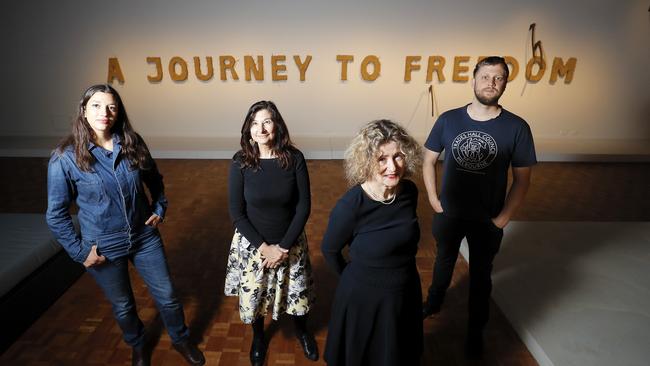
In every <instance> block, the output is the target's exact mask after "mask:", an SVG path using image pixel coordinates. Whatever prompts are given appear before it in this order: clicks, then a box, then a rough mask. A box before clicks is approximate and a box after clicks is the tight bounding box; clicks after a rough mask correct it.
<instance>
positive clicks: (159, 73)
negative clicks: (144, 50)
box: [147, 57, 163, 83]
mask: <svg viewBox="0 0 650 366" xmlns="http://www.w3.org/2000/svg"><path fill="white" fill-rule="evenodd" d="M147 62H148V63H150V64H154V65H156V75H154V76H151V75H147V80H149V82H150V83H158V82H160V81H162V78H163V71H162V70H163V69H162V61H161V60H160V57H147Z"/></svg>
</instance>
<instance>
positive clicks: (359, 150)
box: [344, 119, 422, 185]
mask: <svg viewBox="0 0 650 366" xmlns="http://www.w3.org/2000/svg"><path fill="white" fill-rule="evenodd" d="M393 141H394V142H396V143H397V146H398V148H399V149H400V151H401V152H402V153H403V154H404V175H403V176H402V178H406V177H409V176H412V175H416V174H418V173H419V171H420V167H421V166H422V148H420V144H418V143H417V142H416V141H415V140H414V139H413V138H412V137H411V136H410V135H409V134H408V133H407V132H406V130H405V129H404V128H403V127H402V126H400V125H398V124H397V123H395V122H393V121H390V120H387V119H380V120H376V121H372V122H369V123H367V124H366V125H365V126H363V127H362V128H361V131H359V134H357V136H356V137H355V138H354V139H353V140H352V142H351V143H350V146H349V147H348V148H347V149H346V150H345V155H344V158H345V177H346V178H347V180H348V183H349V184H350V185H355V184H361V183H363V182H365V181H366V180H368V179H370V177H372V175H373V174H374V173H375V171H376V169H377V166H378V162H377V157H378V155H379V154H378V152H379V147H380V146H381V145H384V144H387V143H390V142H393Z"/></svg>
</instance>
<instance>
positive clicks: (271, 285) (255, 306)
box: [224, 230, 314, 324]
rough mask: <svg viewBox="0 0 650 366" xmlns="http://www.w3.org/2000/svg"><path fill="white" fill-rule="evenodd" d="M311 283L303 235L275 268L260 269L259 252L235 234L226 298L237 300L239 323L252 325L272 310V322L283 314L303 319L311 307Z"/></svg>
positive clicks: (312, 292)
mask: <svg viewBox="0 0 650 366" xmlns="http://www.w3.org/2000/svg"><path fill="white" fill-rule="evenodd" d="M313 287H314V280H313V277H312V270H311V262H310V261H309V246H308V245H307V236H306V235H305V233H304V232H303V233H302V234H300V237H299V238H298V241H297V242H296V244H294V245H293V246H292V247H291V249H290V250H289V257H288V258H287V260H285V261H284V263H283V264H282V265H280V266H279V267H277V268H263V267H262V257H261V255H260V252H259V251H258V250H257V248H255V246H254V245H253V244H251V243H250V242H249V241H248V240H246V238H245V237H244V236H243V235H241V234H240V233H239V232H238V231H236V230H235V235H233V238H232V242H231V243H230V252H229V254H228V265H227V267H226V283H225V291H224V292H225V294H226V295H227V296H239V315H240V317H241V320H242V321H243V322H244V323H246V324H250V323H252V322H253V321H254V320H255V319H256V318H258V317H263V316H266V314H267V311H268V310H267V309H268V307H269V305H272V306H273V319H274V320H277V319H278V316H279V315H280V314H282V313H285V312H286V313H287V314H291V315H305V314H307V313H308V312H309V309H310V308H311V306H312V305H313V303H314V291H313Z"/></svg>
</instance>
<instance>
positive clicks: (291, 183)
mask: <svg viewBox="0 0 650 366" xmlns="http://www.w3.org/2000/svg"><path fill="white" fill-rule="evenodd" d="M239 154H240V153H237V154H235V156H234V157H233V160H232V164H231V166H230V177H229V184H228V193H229V203H230V204H229V211H230V217H231V219H232V221H233V224H234V225H235V228H237V231H239V232H240V233H241V234H242V235H243V236H244V237H245V238H246V239H247V240H248V241H249V242H251V244H253V245H254V246H255V247H256V248H259V247H260V245H262V243H263V242H266V243H267V244H279V245H280V246H281V247H282V248H285V249H289V248H291V246H292V245H293V244H294V243H295V242H296V240H297V239H298V237H299V236H300V234H301V233H302V231H303V230H304V227H305V224H306V223H307V219H308V218H309V212H310V210H311V193H310V190H309V173H308V172H307V165H306V164H305V158H304V156H303V155H302V153H301V152H300V151H298V150H296V151H295V152H293V155H292V158H293V159H292V162H291V164H290V166H289V168H288V169H287V170H284V169H282V168H281V167H280V165H279V163H278V159H260V167H259V169H258V170H257V171H254V170H253V169H250V168H246V169H242V168H241V164H240V163H239V161H240V159H239Z"/></svg>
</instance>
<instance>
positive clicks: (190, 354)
mask: <svg viewBox="0 0 650 366" xmlns="http://www.w3.org/2000/svg"><path fill="white" fill-rule="evenodd" d="M172 346H174V348H175V349H176V351H178V353H180V354H181V356H183V358H184V359H185V361H187V363H189V364H190V365H196V366H201V365H204V364H205V357H204V356H203V352H201V350H200V349H199V348H198V347H197V346H196V345H195V344H194V343H192V342H190V341H188V340H185V341H183V342H181V343H174V344H172Z"/></svg>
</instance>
